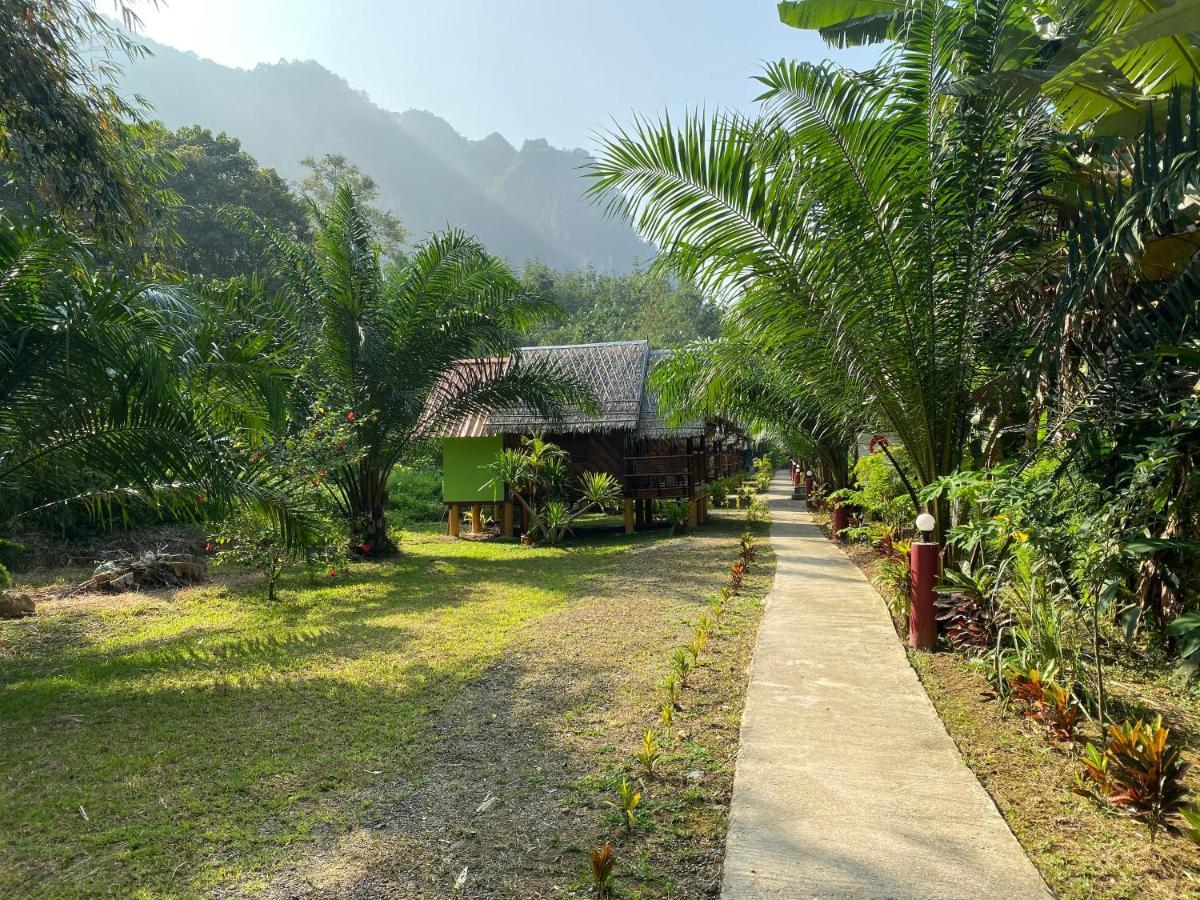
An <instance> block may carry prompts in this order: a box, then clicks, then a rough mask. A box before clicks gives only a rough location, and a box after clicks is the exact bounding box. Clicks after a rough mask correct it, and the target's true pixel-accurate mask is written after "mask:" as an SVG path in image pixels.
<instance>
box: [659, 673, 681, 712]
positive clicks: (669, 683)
mask: <svg viewBox="0 0 1200 900" xmlns="http://www.w3.org/2000/svg"><path fill="white" fill-rule="evenodd" d="M662 691H663V695H664V696H665V697H666V698H667V703H669V704H670V705H671V706H672V707H674V708H676V709H678V708H679V700H680V698H681V697H682V696H683V682H682V681H681V680H680V678H679V675H678V673H676V672H675V671H671V672H670V673H669V674H668V675H667V676H666V677H665V678H663V680H662Z"/></svg>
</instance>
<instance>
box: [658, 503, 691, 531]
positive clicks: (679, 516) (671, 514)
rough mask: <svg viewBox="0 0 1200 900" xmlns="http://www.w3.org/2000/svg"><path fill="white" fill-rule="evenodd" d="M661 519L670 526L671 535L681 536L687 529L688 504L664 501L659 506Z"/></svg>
mask: <svg viewBox="0 0 1200 900" xmlns="http://www.w3.org/2000/svg"><path fill="white" fill-rule="evenodd" d="M659 509H660V510H661V511H662V515H663V518H664V519H666V520H667V524H668V525H669V526H671V534H683V533H684V532H685V531H687V527H688V504H687V501H686V500H665V501H663V502H662V503H660V504H659Z"/></svg>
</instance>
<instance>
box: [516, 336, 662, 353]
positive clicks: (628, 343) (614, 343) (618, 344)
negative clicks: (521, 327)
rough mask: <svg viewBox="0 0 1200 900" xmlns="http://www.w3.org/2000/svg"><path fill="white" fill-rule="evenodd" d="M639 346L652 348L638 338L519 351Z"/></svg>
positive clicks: (537, 347)
mask: <svg viewBox="0 0 1200 900" xmlns="http://www.w3.org/2000/svg"><path fill="white" fill-rule="evenodd" d="M637 344H644V345H645V346H646V347H647V348H649V347H650V341H649V340H647V339H646V338H638V339H637V340H633V341H592V342H590V343H586V344H533V345H531V346H528V347H518V348H517V350H518V351H520V350H573V349H576V348H582V347H631V346H634V345H637Z"/></svg>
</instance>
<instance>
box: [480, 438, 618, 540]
mask: <svg viewBox="0 0 1200 900" xmlns="http://www.w3.org/2000/svg"><path fill="white" fill-rule="evenodd" d="M568 461H569V457H568V456H567V453H566V451H565V450H563V449H562V448H561V447H559V446H558V445H557V444H555V443H553V442H552V441H547V440H545V439H544V438H543V437H542V436H541V435H536V434H535V435H527V436H525V437H522V438H521V446H520V448H507V449H505V450H501V451H500V452H499V453H497V454H496V459H495V461H494V462H493V463H492V465H491V470H492V473H493V478H492V480H491V481H490V482H489V484H493V485H496V486H497V487H505V488H506V489H507V490H508V491H509V493H510V494H511V495H512V496H513V497H515V498H516V499H517V501H518V502H520V504H521V506H522V507H523V508H524V509H525V512H526V514H527V515H528V517H529V520H530V524H529V528H528V534H529V535H530V536H531V537H532V538H533V539H536V540H541V541H543V542H545V543H547V544H551V545H553V544H557V543H558V542H559V541H561V540H562V539H563V538H564V537H565V536H566V535H567V534H569V533H570V531H571V523H572V522H574V521H575V520H576V519H578V518H579V517H580V516H582V515H584V514H585V513H588V512H591V511H592V510H594V509H603V508H605V507H607V506H611V505H612V504H614V503H616V502H617V501H618V500H619V499H620V498H621V483H620V482H619V481H618V480H617V479H616V478H615V477H614V476H612V475H610V474H609V473H607V472H584V473H583V474H582V475H581V476H580V477H579V483H578V485H577V487H576V490H575V495H574V497H573V498H572V499H571V500H568V499H567V495H568V492H569V489H570V487H571V486H570V484H569V479H568V472H567V463H568Z"/></svg>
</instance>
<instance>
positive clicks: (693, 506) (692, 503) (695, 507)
mask: <svg viewBox="0 0 1200 900" xmlns="http://www.w3.org/2000/svg"><path fill="white" fill-rule="evenodd" d="M699 524H700V501H699V500H696V499H692V500H689V501H688V528H695V527H696V526H697V525H699Z"/></svg>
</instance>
